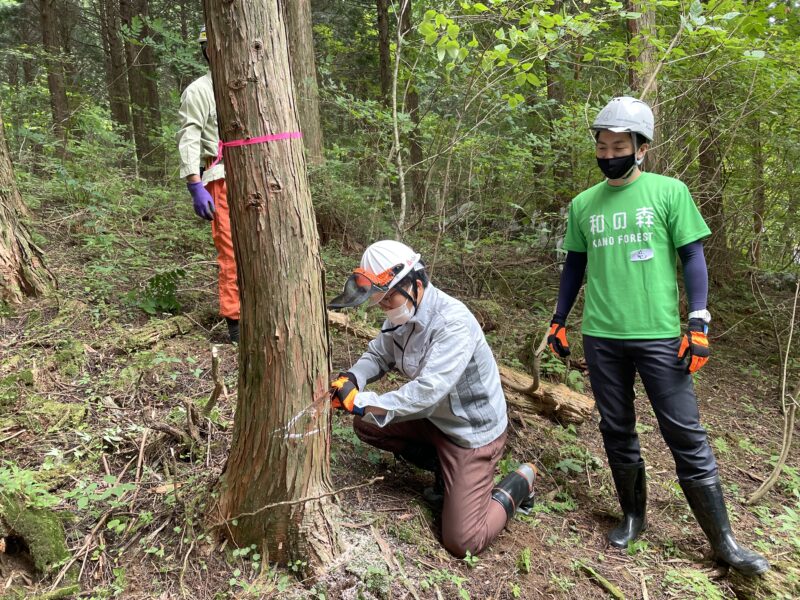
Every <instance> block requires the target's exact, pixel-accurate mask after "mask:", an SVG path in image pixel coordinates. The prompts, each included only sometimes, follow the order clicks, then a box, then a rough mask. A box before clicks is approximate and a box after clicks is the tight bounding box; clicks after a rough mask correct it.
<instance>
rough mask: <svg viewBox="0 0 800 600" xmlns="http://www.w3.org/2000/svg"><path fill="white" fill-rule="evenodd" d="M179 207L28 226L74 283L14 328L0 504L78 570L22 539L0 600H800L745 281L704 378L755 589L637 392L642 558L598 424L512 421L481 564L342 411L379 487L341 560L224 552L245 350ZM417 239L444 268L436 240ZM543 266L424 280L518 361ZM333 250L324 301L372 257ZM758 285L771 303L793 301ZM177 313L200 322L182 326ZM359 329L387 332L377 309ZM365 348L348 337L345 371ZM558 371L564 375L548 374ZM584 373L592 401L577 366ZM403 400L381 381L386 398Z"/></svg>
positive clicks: (775, 405)
mask: <svg viewBox="0 0 800 600" xmlns="http://www.w3.org/2000/svg"><path fill="white" fill-rule="evenodd" d="M181 194H182V192H175V193H174V194H172V193H168V192H162V193H161V194H160V195H154V194H151V193H140V194H137V193H136V190H129V191H128V192H127V194H126V196H125V197H126V201H125V202H124V203H123V202H121V201H108V202H106V201H104V196H103V191H102V190H96V189H94V190H86V189H82V188H79V187H78V188H74V189H73V188H70V190H69V193H68V194H67V195H66V198H60V199H59V200H51V201H48V202H46V203H44V202H42V203H41V204H40V205H39V206H36V207H35V210H34V215H33V220H32V224H33V227H34V229H35V231H36V232H37V241H38V243H39V244H40V245H41V246H42V247H43V249H44V250H45V252H46V258H47V261H48V265H49V266H50V268H51V270H52V271H53V273H54V274H55V275H56V277H57V279H58V281H59V291H58V293H57V295H56V296H55V297H52V298H47V299H43V300H36V301H31V302H29V303H28V304H26V305H25V306H23V307H20V308H17V309H15V310H13V311H11V310H6V311H5V313H4V314H3V316H2V318H1V319H0V359H2V363H0V364H1V365H2V366H0V457H2V463H1V464H0V490H5V491H6V492H8V491H9V490H10V491H14V492H15V493H16V495H17V497H24V498H25V501H26V502H27V503H28V504H29V506H32V507H34V508H35V509H36V510H37V511H39V510H42V511H43V510H44V509H45V508H52V509H53V510H55V512H56V514H58V515H59V516H60V517H61V519H62V520H63V525H64V529H65V532H66V540H67V546H68V550H69V554H68V555H66V556H63V557H62V558H61V559H60V560H59V561H56V562H57V564H56V565H55V566H54V567H52V566H51V570H50V572H49V573H47V574H46V575H44V576H42V575H41V574H40V573H37V572H36V571H35V569H34V566H33V565H32V564H31V563H30V556H29V551H31V552H33V549H34V548H33V547H35V548H36V549H38V548H39V547H40V546H41V545H42V543H41V542H37V541H35V540H34V541H30V540H22V539H19V538H13V539H12V538H8V539H7V543H6V548H5V552H0V597H2V598H9V599H11V598H22V597H30V598H35V597H41V598H45V597H47V596H45V595H44V594H46V593H47V591H48V590H50V589H60V588H64V586H68V585H69V584H70V582H75V581H76V579H75V578H76V577H78V579H77V583H78V585H79V589H80V591H77V589H78V588H74V587H73V588H72V589H71V591H70V589H69V588H68V587H67V588H66V591H65V594H64V595H63V597H84V598H89V597H91V598H113V597H117V598H126V599H162V598H163V599H171V598H196V599H207V598H228V597H231V598H250V597H252V598H316V599H322V598H328V599H338V598H343V599H344V598H352V599H356V598H364V599H369V598H381V599H383V598H393V599H401V598H418V599H427V598H432V599H438V598H444V599H450V598H462V599H464V598H472V599H489V598H494V599H511V598H581V599H583V598H592V597H595V598H600V597H613V596H612V595H611V594H612V592H611V591H610V589H611V586H615V587H616V588H617V589H618V592H619V596H618V597H620V598H622V597H624V598H629V599H631V598H645V599H648V598H649V599H654V600H655V599H657V598H735V597H752V598H787V599H788V598H796V597H800V576H798V575H799V574H800V470H798V461H797V457H798V454H797V452H793V453H792V455H791V456H790V459H789V462H788V465H789V466H788V467H786V468H785V469H784V473H783V474H782V477H781V480H780V482H779V484H778V485H777V486H776V487H775V488H774V489H773V491H772V492H771V493H770V494H769V495H768V496H767V497H766V498H765V499H764V500H763V501H761V502H759V503H758V504H757V505H756V506H753V507H748V506H746V504H745V500H746V498H747V497H748V496H749V495H750V494H751V493H752V491H753V490H754V489H755V488H756V487H757V486H758V484H759V482H760V481H762V480H763V479H764V478H765V477H766V475H767V474H768V473H769V472H770V470H771V467H772V464H774V460H775V456H776V455H777V454H778V452H779V450H780V444H781V438H782V427H783V417H782V414H781V407H780V393H779V392H780V386H779V383H780V379H779V364H778V359H777V352H776V351H774V350H773V348H774V346H775V343H774V339H773V337H772V334H771V327H772V325H771V323H770V321H769V319H768V318H767V315H766V313H765V312H764V311H763V310H760V309H759V307H758V304H757V302H756V300H755V299H754V295H753V294H751V293H750V286H749V284H748V283H747V282H746V276H743V277H742V278H739V279H737V278H733V279H732V281H733V283H730V284H728V285H726V287H725V288H724V289H721V288H719V289H712V303H711V304H712V306H714V307H715V309H716V310H715V321H714V328H713V330H712V338H711V340H712V348H713V357H712V360H711V361H710V362H709V364H708V366H707V367H706V368H705V369H703V371H701V373H700V374H699V375H698V376H697V379H696V384H697V391H698V396H699V398H700V403H701V415H702V419H703V423H704V424H705V426H706V427H707V429H708V431H709V435H710V440H711V443H712V446H713V448H714V450H715V453H716V455H717V457H718V460H719V462H720V468H721V475H722V477H723V480H724V484H725V489H726V494H727V498H728V500H729V509H730V512H731V519H732V521H733V523H734V528H735V531H736V532H737V535H738V537H739V539H740V541H742V542H744V543H746V544H748V545H750V546H752V547H754V548H756V549H758V550H759V551H761V552H763V553H764V554H766V555H767V556H768V557H769V559H770V560H771V562H772V563H773V565H774V569H773V571H772V573H771V575H770V577H769V578H766V579H764V580H760V583H753V582H748V581H747V580H745V579H743V578H741V577H739V576H737V575H735V574H734V573H728V572H727V571H726V570H724V569H719V568H716V567H715V566H714V565H713V564H712V562H711V561H710V560H709V558H708V556H707V551H708V545H707V543H706V541H705V539H704V537H703V535H702V533H701V531H700V529H699V528H698V526H697V525H696V523H695V521H694V519H693V518H692V516H691V513H690V511H689V509H688V507H687V505H686V502H685V500H684V499H683V496H682V493H681V491H680V489H679V487H678V486H677V483H676V481H675V475H674V463H673V461H672V458H671V455H670V454H669V452H668V450H667V449H666V447H665V444H664V442H663V440H662V439H661V437H660V435H659V432H658V426H657V424H656V421H655V418H654V416H653V413H652V410H651V409H650V407H649V404H648V402H647V400H646V396H645V395H644V393H643V390H642V389H641V387H640V386H639V388H638V390H637V409H638V412H639V425H638V429H639V432H640V434H641V441H642V447H643V453H644V457H645V459H646V461H647V465H648V479H649V498H650V500H649V512H648V515H649V529H648V531H647V532H646V533H645V534H644V535H643V536H642V538H641V540H640V541H637V542H636V543H635V544H633V545H632V546H631V547H630V548H629V549H628V550H627V551H618V550H614V549H611V548H609V547H608V546H607V544H606V542H605V532H606V531H607V530H608V529H609V528H610V527H611V526H613V524H614V523H615V518H616V517H617V516H618V505H617V502H616V499H615V496H614V492H613V484H612V482H611V478H610V474H609V472H608V468H607V464H606V459H605V455H604V452H603V448H602V443H601V439H600V435H599V433H598V430H597V424H596V419H597V415H596V414H595V415H593V417H592V420H591V421H588V422H586V423H583V424H582V425H579V426H568V427H564V426H561V425H559V424H557V423H554V422H552V421H549V420H546V419H539V420H535V421H532V422H528V423H521V422H520V421H519V420H518V419H516V418H514V415H511V419H510V428H509V441H508V445H507V449H506V455H505V457H504V459H503V461H502V462H501V465H500V468H501V471H507V470H509V469H511V468H513V467H514V466H515V465H516V463H517V461H531V460H532V461H534V462H535V463H536V464H537V465H538V466H539V468H540V472H541V476H540V478H539V480H538V481H537V484H536V494H537V503H536V505H535V507H534V510H533V511H532V512H531V514H529V515H527V516H526V515H518V516H517V518H515V519H514V521H513V522H512V523H510V525H509V526H508V527H507V529H506V530H505V531H504V532H502V533H501V534H500V536H499V537H498V538H497V539H496V540H495V542H494V543H493V544H492V545H491V546H490V548H489V549H487V550H486V551H485V552H484V553H483V554H481V555H480V556H479V557H476V558H468V559H466V560H458V559H455V558H453V557H452V556H450V555H448V554H447V552H446V551H444V550H443V549H442V548H441V546H440V544H439V542H438V536H439V527H440V523H439V517H438V514H437V513H436V511H434V510H432V509H431V508H430V507H428V506H427V505H426V504H425V502H424V500H423V499H422V496H421V491H422V489H423V488H424V487H425V486H426V485H429V484H430V482H431V476H430V475H429V474H427V473H424V472H421V471H417V470H415V469H413V468H410V467H409V466H408V465H406V464H404V463H402V462H396V461H395V459H394V457H393V456H391V455H389V454H386V453H381V452H379V451H377V450H375V449H372V448H369V447H367V446H365V445H363V444H361V443H359V441H358V440H357V439H356V438H355V436H354V434H353V432H352V429H351V427H350V418H349V417H348V416H347V415H342V414H336V415H335V417H334V426H333V442H332V456H331V467H332V477H333V484H334V487H335V488H336V489H340V488H343V487H347V486H353V485H358V484H362V483H365V482H368V481H369V480H371V479H373V478H375V477H377V476H382V477H383V479H382V480H380V481H378V482H376V483H373V484H371V485H366V486H363V487H359V488H358V489H355V490H353V491H348V492H344V493H341V494H339V495H338V496H337V498H338V506H339V511H340V512H339V516H338V517H337V519H338V521H339V525H340V531H341V535H342V538H343V539H344V540H345V542H346V543H347V545H348V548H349V550H348V551H347V553H346V555H345V556H344V557H343V559H342V560H340V561H337V562H336V563H335V564H332V565H330V567H329V568H328V569H327V570H326V573H325V574H323V575H322V576H321V577H319V578H316V579H313V580H312V579H304V575H303V573H304V568H303V567H304V565H303V564H302V561H300V562H299V563H297V564H294V565H290V566H289V567H288V568H278V567H276V566H274V565H268V564H267V565H262V564H261V563H262V561H261V560H260V557H259V556H258V554H257V549H235V548H232V547H231V546H230V545H228V544H221V543H219V542H218V541H217V540H216V539H214V538H212V537H211V536H209V534H208V532H207V531H205V530H204V529H203V523H204V518H203V515H204V509H205V508H206V507H207V505H208V501H209V499H210V497H211V496H210V491H211V490H213V488H214V484H215V482H216V480H217V478H218V476H219V474H220V472H221V470H222V467H223V465H224V463H225V458H226V455H227V452H228V449H229V445H230V437H231V431H232V424H233V418H234V414H233V413H234V408H235V392H236V383H237V378H236V361H237V352H236V348H235V347H234V346H231V345H228V344H224V342H225V339H226V331H225V324H224V322H222V321H220V320H219V318H218V317H216V316H215V306H216V269H215V263H214V255H213V246H212V244H211V237H210V230H209V227H208V226H207V224H206V223H204V222H200V221H199V220H196V219H195V218H194V216H193V215H192V214H191V209H190V206H189V204H188V202H187V201H185V200H186V199H184V198H183V197H182V195H181ZM418 245H419V247H420V248H421V249H422V250H423V252H425V253H426V255H431V252H430V251H431V250H432V248H431V246H430V245H427V244H426V242H425V240H419V243H418ZM515 252H516V254H515ZM528 252H529V250H526V249H523V250H522V251H515V250H514V246H513V245H512V244H508V245H505V246H502V245H498V247H497V248H496V249H494V250H491V248H490V249H488V250H487V249H484V250H482V251H481V252H475V253H466V254H465V253H456V252H451V253H449V254H448V252H445V251H444V250H442V251H440V252H439V253H438V264H434V265H432V266H433V279H434V282H435V283H436V284H437V285H439V287H441V288H443V289H444V290H445V291H448V292H450V293H452V294H453V295H454V296H456V297H458V298H461V299H464V300H465V301H466V302H467V303H468V304H469V305H470V306H471V307H472V308H473V310H474V311H475V312H476V313H479V316H480V318H481V321H482V322H483V323H484V324H485V328H486V329H487V332H488V333H487V337H488V339H489V341H490V343H491V344H492V346H493V348H494V350H495V353H496V355H497V357H498V359H499V360H501V361H503V362H505V363H507V364H509V365H512V366H516V367H517V368H521V363H520V357H519V354H520V350H521V349H522V348H524V347H525V346H526V345H529V343H530V339H529V337H528V336H529V334H530V333H531V332H533V333H534V335H535V336H537V337H538V336H540V335H541V333H542V331H543V329H544V328H545V327H546V325H547V320H548V318H549V312H550V309H549V308H548V307H551V306H552V303H553V299H554V297H555V291H556V285H557V281H558V274H557V271H556V270H555V268H554V267H553V266H552V264H551V263H552V259H550V258H548V257H544V256H543V257H541V259H539V258H537V257H536V256H531V255H529V254H528ZM323 254H324V257H325V261H326V268H327V270H328V273H327V281H328V287H329V289H328V290H327V293H328V295H329V296H332V295H333V294H334V293H335V291H336V288H337V287H338V285H340V283H341V282H342V281H343V279H344V276H345V274H346V272H347V271H348V270H349V269H350V268H351V267H352V265H353V264H355V262H356V261H357V257H358V255H359V252H358V249H357V248H354V249H352V250H351V251H348V252H345V253H342V252H341V251H340V250H339V249H337V248H336V245H335V244H330V245H329V246H327V247H326V248H324V250H323ZM737 281H738V284H737ZM148 282H149V283H148ZM173 292H174V295H173ZM764 293H765V294H766V295H767V297H768V301H769V302H770V303H772V304H775V305H777V304H781V303H784V304H785V302H786V301H787V299H788V298H789V294H790V292H789V291H787V290H782V291H781V290H778V289H774V288H771V289H768V290H767V289H765V290H764ZM178 304H179V305H180V306H178ZM169 310H172V312H174V313H176V314H180V315H186V316H188V317H189V318H188V319H186V320H184V321H182V322H181V323H182V325H181V327H180V328H175V329H169V327H170V323H175V321H174V319H173V320H170V319H172V317H171V315H170V314H164V312H165V311H169ZM146 311H150V312H153V313H155V314H148V312H146ZM362 316H363V317H364V318H365V319H367V320H368V321H370V322H371V323H372V324H375V322H374V319H375V318H376V317H377V315H373V314H367V315H362ZM148 328H151V329H148ZM576 329H577V327H576ZM143 331H150V335H147V336H145V335H141V333H142V332H143ZM135 332H139V334H140V335H138V336H136V335H133V333H135ZM715 335H716V337H715ZM572 338H573V339H574V342H575V343H576V344H575V345H576V346H577V348H578V353H580V344H579V343H577V342H579V339H578V338H579V336H577V335H575V334H573V335H572ZM212 344H221V345H220V352H221V368H222V372H223V375H224V377H225V381H226V383H227V386H228V389H229V391H230V394H229V396H228V397H223V398H222V399H221V400H220V402H219V404H218V405H217V407H216V408H215V409H214V410H213V411H212V412H211V416H210V419H209V420H207V421H205V422H204V423H203V422H201V423H199V428H200V431H199V435H200V436H201V439H202V443H200V444H194V445H192V447H191V450H189V449H187V444H186V440H185V439H181V437H180V431H181V430H183V428H184V426H185V424H186V412H187V406H192V405H194V406H197V407H202V406H203V405H204V403H205V402H206V401H207V399H208V398H209V396H210V395H211V392H212V389H213V387H214V383H213V380H212V376H211V372H210V367H211V355H210V347H211V345H212ZM364 346H365V342H364V341H363V340H359V339H356V338H353V337H350V336H348V335H346V334H343V333H339V332H335V331H333V332H332V349H333V367H334V372H335V371H337V370H339V369H343V368H347V367H348V366H349V365H350V364H351V363H352V362H353V361H354V360H355V359H356V358H357V357H358V356H359V354H360V352H361V351H362V350H363V348H364ZM543 370H544V373H545V375H547V376H550V377H553V378H561V377H563V376H564V373H563V367H562V366H561V364H560V363H558V361H555V360H554V359H547V360H546V361H545V364H544V369H543ZM570 381H571V383H572V385H573V386H576V387H581V386H585V387H586V388H587V389H586V390H585V391H586V393H591V390H589V389H588V379H587V378H585V377H582V376H581V374H580V372H578V373H577V374H576V375H571V376H570ZM397 385H399V382H398V381H396V380H394V381H393V380H391V378H387V379H385V380H384V381H383V382H382V383H381V384H380V385H379V386H378V389H391V388H392V387H393V386H397ZM176 432H177V433H176ZM3 510H4V509H3V507H2V506H0V512H2V511H3ZM6 510H7V509H6ZM29 546H32V547H29ZM1 549H2V548H0V550H1ZM60 572H63V573H64V575H63V576H62V577H60V578H59V575H60ZM599 577H602V578H605V580H607V582H609V584H610V585H605V586H604V584H602V583H600V581H599ZM67 592H70V593H71V594H72V595H69V594H67ZM50 597H54V596H50Z"/></svg>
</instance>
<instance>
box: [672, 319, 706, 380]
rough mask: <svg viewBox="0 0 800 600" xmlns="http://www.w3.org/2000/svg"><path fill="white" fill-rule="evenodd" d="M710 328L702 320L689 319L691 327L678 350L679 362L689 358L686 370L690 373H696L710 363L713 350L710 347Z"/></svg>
mask: <svg viewBox="0 0 800 600" xmlns="http://www.w3.org/2000/svg"><path fill="white" fill-rule="evenodd" d="M706 331H708V328H707V326H706V324H705V321H703V320H702V319H689V327H688V329H687V331H686V333H685V334H684V336H683V339H682V340H681V347H680V349H678V362H681V361H683V359H684V358H688V359H689V361H688V364H687V365H686V370H687V372H689V373H696V372H697V371H699V370H700V369H702V368H703V366H704V365H705V364H706V363H707V362H708V357H709V355H710V354H711V349H710V348H709V347H708V337H707V336H706Z"/></svg>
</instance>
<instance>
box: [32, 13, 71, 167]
mask: <svg viewBox="0 0 800 600" xmlns="http://www.w3.org/2000/svg"><path fill="white" fill-rule="evenodd" d="M58 10H59V9H58V4H57V0H39V17H40V24H41V28H42V46H43V47H44V52H45V56H46V58H47V88H48V90H49V91H50V109H51V111H52V114H53V131H54V133H55V135H56V138H58V140H59V143H60V149H59V152H60V154H61V156H62V157H63V156H64V155H65V154H66V150H67V148H66V146H67V130H68V127H67V122H68V121H69V104H68V102H67V83H66V77H65V75H64V64H63V63H62V61H61V45H60V42H59V34H58Z"/></svg>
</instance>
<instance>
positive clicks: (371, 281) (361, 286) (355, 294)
mask: <svg viewBox="0 0 800 600" xmlns="http://www.w3.org/2000/svg"><path fill="white" fill-rule="evenodd" d="M402 270H403V265H402V264H398V265H395V266H394V267H391V268H390V269H386V270H385V271H384V272H383V273H378V274H375V273H370V272H369V271H366V270H364V269H362V268H361V267H359V268H357V269H355V270H354V271H353V273H352V275H350V277H348V278H347V281H346V282H345V284H344V290H342V293H341V294H339V295H338V296H336V298H334V299H333V300H332V301H331V303H330V304H328V308H350V307H353V306H360V305H361V304H364V302H367V301H369V306H375V305H376V304H378V303H379V302H380V301H381V300H383V299H384V298H385V297H386V294H388V293H389V290H390V285H391V283H392V281H393V280H394V278H395V277H396V276H397V274H398V273H400V272H401V271H402Z"/></svg>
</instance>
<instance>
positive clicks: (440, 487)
mask: <svg viewBox="0 0 800 600" xmlns="http://www.w3.org/2000/svg"><path fill="white" fill-rule="evenodd" d="M433 474H434V476H435V477H436V479H435V480H434V482H433V486H432V487H426V488H425V489H424V490H422V497H423V498H425V502H427V503H428V504H430V505H431V506H433V507H434V508H438V509H441V508H442V506H443V505H444V477H443V476H442V469H441V468H440V467H439V466H438V465H437V467H436V470H435V471H434V472H433Z"/></svg>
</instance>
